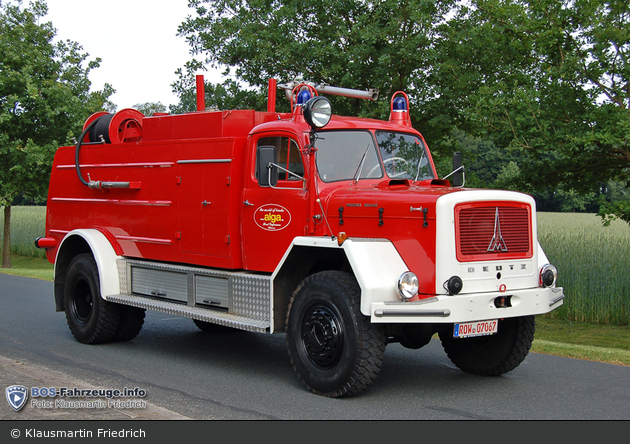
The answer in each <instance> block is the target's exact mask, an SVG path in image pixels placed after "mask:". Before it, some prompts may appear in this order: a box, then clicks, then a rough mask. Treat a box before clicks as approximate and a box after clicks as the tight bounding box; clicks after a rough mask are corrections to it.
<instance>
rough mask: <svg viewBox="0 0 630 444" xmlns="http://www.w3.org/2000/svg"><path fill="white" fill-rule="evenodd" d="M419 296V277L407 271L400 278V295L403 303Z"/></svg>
mask: <svg viewBox="0 0 630 444" xmlns="http://www.w3.org/2000/svg"><path fill="white" fill-rule="evenodd" d="M417 294H418V276H416V275H415V273H412V272H411V271H405V272H404V273H403V274H401V275H400V277H399V278H398V295H399V296H400V298H401V299H402V300H403V301H408V300H409V299H411V298H412V297H414V296H415V295H417Z"/></svg>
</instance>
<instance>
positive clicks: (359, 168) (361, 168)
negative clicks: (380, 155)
mask: <svg viewBox="0 0 630 444" xmlns="http://www.w3.org/2000/svg"><path fill="white" fill-rule="evenodd" d="M369 149H370V144H369V143H368V145H367V146H366V147H365V151H364V152H363V156H361V162H359V166H358V168H357V171H356V172H355V173H354V183H357V182H358V181H359V176H360V175H361V171H362V170H363V164H364V163H365V157H366V156H367V152H368V150H369Z"/></svg>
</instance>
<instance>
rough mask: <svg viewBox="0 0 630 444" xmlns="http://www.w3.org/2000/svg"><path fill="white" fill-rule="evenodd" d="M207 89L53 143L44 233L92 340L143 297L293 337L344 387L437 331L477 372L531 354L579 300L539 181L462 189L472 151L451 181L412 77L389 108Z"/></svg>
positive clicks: (353, 387)
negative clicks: (542, 206)
mask: <svg viewBox="0 0 630 444" xmlns="http://www.w3.org/2000/svg"><path fill="white" fill-rule="evenodd" d="M197 85H198V87H197V102H198V109H197V111H195V112H191V113H186V114H180V115H169V114H157V113H156V114H154V115H153V116H144V115H142V114H141V113H140V112H138V111H136V110H133V109H123V110H122V111H119V112H116V113H113V114H112V113H106V112H100V113H96V114H94V115H92V116H91V117H90V118H88V120H87V121H86V122H85V125H84V131H83V134H81V136H80V138H79V140H78V143H77V145H76V146H67V147H61V148H59V149H58V150H57V153H56V156H55V160H54V164H53V167H52V173H51V179H50V189H49V196H48V204H47V205H48V206H47V216H46V234H45V236H44V237H41V238H38V239H37V240H36V244H37V246H38V247H40V248H45V249H46V253H47V257H48V259H49V260H50V261H51V262H53V263H54V264H55V272H54V274H55V278H54V298H55V304H56V309H57V311H65V315H66V318H67V321H68V325H69V327H70V330H71V331H72V334H73V335H74V336H75V338H76V339H77V340H78V341H80V342H82V343H87V344H96V343H103V342H108V341H124V340H131V339H133V338H134V337H135V336H136V335H137V334H138V333H139V332H140V330H141V328H142V325H143V322H144V318H145V310H147V309H149V310H156V311H159V312H166V313H170V314H175V315H180V316H184V317H188V318H191V319H192V320H193V321H194V323H195V324H196V325H197V326H198V327H199V328H200V329H201V330H203V331H207V332H219V331H220V330H221V329H226V328H236V329H242V330H248V331H252V332H260V333H268V334H280V333H284V334H285V335H286V339H287V346H288V354H289V357H290V360H291V362H292V364H293V366H294V368H295V371H296V373H297V375H298V377H299V378H300V379H301V380H302V381H303V382H304V384H305V385H306V386H307V387H308V389H310V390H311V391H313V392H315V393H318V394H321V395H324V396H330V397H342V396H351V395H355V394H358V393H360V392H361V391H363V390H364V389H366V388H367V387H368V386H369V385H370V384H371V383H372V382H373V381H374V380H375V378H376V377H377V375H378V373H379V370H380V368H381V364H382V361H383V355H384V351H385V347H386V345H387V344H388V343H392V342H399V343H400V344H402V345H403V346H405V347H408V348H412V349H418V348H420V347H423V346H424V345H426V344H427V343H429V341H430V340H431V338H432V337H433V335H435V334H437V335H438V336H439V339H440V340H441V342H442V345H443V348H444V350H445V351H446V353H447V355H448V356H449V358H450V359H451V360H452V362H453V363H454V364H455V365H456V366H457V367H459V368H460V369H462V370H463V371H465V372H469V373H473V374H478V375H499V374H503V373H505V372H509V371H511V370H513V369H514V368H516V367H517V366H518V365H519V364H520V363H521V362H522V361H523V359H525V357H526V355H527V353H528V351H529V348H530V346H531V342H532V340H533V336H534V328H535V327H534V325H535V320H534V317H535V315H537V314H542V313H547V312H549V311H551V310H553V309H555V308H557V307H558V306H560V305H561V304H562V300H563V297H564V295H563V289H562V288H560V287H557V286H556V278H557V272H556V269H555V267H554V266H553V265H551V264H549V263H548V260H547V257H546V256H545V254H544V252H543V251H542V249H541V248H540V246H539V244H538V241H537V225H536V207H535V201H534V200H533V198H532V197H530V196H529V195H526V194H521V193H516V192H509V191H499V190H486V189H470V188H464V186H463V185H464V184H463V181H464V179H465V176H464V168H463V166H461V158H460V157H459V156H457V155H456V158H455V159H454V172H453V173H451V174H449V175H448V176H447V177H446V178H442V179H440V178H438V175H437V173H436V169H435V166H434V163H433V160H432V158H431V154H430V151H429V148H428V146H427V144H426V142H425V140H424V139H423V137H422V135H421V134H420V133H419V132H418V131H416V130H415V129H414V128H412V126H411V123H410V118H409V100H408V97H407V95H406V94H405V93H404V92H397V93H395V94H394V95H393V97H392V98H391V104H390V105H391V114H390V117H389V121H381V120H374V119H364V118H356V117H342V116H338V115H333V114H332V109H331V104H330V101H329V100H328V99H327V98H326V97H325V95H326V94H335V95H341V96H347V97H353V98H362V99H366V100H375V99H377V97H378V91H374V90H368V91H359V90H353V89H346V88H336V87H332V86H329V85H316V84H313V83H308V82H306V83H304V82H303V83H300V82H293V83H290V84H285V85H278V84H276V82H275V80H273V79H272V80H271V81H270V82H269V102H268V107H267V111H266V112H264V111H254V110H231V111H216V110H206V109H205V107H204V89H203V78H198V79H197ZM279 89H280V90H284V91H285V93H286V94H287V97H288V99H289V100H290V102H291V112H286V113H280V112H276V110H275V102H276V92H277V91H278V90H279ZM448 178H450V180H448Z"/></svg>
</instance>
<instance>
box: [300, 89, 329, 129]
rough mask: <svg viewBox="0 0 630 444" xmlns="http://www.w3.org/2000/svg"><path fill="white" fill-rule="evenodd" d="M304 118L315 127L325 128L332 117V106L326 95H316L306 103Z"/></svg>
mask: <svg viewBox="0 0 630 444" xmlns="http://www.w3.org/2000/svg"><path fill="white" fill-rule="evenodd" d="M303 114H304V120H306V123H308V124H309V126H310V127H311V128H313V129H319V128H323V127H325V126H326V125H328V122H330V118H331V117H332V108H331V106H330V102H329V101H328V99H327V98H326V97H322V96H316V97H313V98H312V99H310V100H309V101H308V102H306V105H304V111H303Z"/></svg>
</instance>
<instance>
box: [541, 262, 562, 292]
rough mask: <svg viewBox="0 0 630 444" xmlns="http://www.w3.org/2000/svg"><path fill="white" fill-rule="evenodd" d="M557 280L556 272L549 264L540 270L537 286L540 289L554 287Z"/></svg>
mask: <svg viewBox="0 0 630 444" xmlns="http://www.w3.org/2000/svg"><path fill="white" fill-rule="evenodd" d="M557 280H558V270H557V269H556V267H554V266H553V265H551V264H547V265H545V266H543V267H542V268H541V269H540V277H539V279H538V285H540V286H541V287H554V286H555V285H556V281H557Z"/></svg>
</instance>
